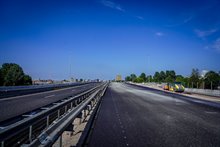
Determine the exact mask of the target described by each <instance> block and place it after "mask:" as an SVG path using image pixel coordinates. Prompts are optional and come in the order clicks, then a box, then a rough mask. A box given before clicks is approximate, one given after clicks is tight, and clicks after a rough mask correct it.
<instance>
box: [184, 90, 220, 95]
mask: <svg viewBox="0 0 220 147" xmlns="http://www.w3.org/2000/svg"><path fill="white" fill-rule="evenodd" d="M185 92H186V93H196V94H203V95H208V96H216V97H220V90H210V89H197V88H185Z"/></svg>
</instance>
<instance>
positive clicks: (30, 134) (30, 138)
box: [29, 125, 32, 143]
mask: <svg viewBox="0 0 220 147" xmlns="http://www.w3.org/2000/svg"><path fill="white" fill-rule="evenodd" d="M29 142H30V143H31V142H32V125H31V126H30V127H29Z"/></svg>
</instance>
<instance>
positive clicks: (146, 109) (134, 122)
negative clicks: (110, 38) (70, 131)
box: [88, 83, 220, 147]
mask: <svg viewBox="0 0 220 147" xmlns="http://www.w3.org/2000/svg"><path fill="white" fill-rule="evenodd" d="M88 146H89V147H97V146H103V147H112V146H113V147H124V146H137V147H189V146H191V147H197V146H198V147H203V146H204V147H217V146H220V110H219V109H217V108H213V107H210V106H205V105H201V104H197V103H195V102H190V101H186V100H183V99H181V98H174V97H171V96H167V95H163V94H162V93H161V94H158V93H156V92H155V91H151V90H150V89H148V90H147V89H143V88H140V87H136V86H132V85H127V84H122V83H111V84H110V86H109V88H108V89H107V91H106V93H105V96H104V97H103V101H102V103H101V107H100V111H99V113H98V115H97V119H96V121H95V124H94V129H93V131H92V133H91V136H90V139H89V143H88Z"/></svg>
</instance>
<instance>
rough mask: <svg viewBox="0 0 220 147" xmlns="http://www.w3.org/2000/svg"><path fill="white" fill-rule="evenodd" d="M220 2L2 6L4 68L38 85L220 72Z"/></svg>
mask: <svg viewBox="0 0 220 147" xmlns="http://www.w3.org/2000/svg"><path fill="white" fill-rule="evenodd" d="M219 14H220V1H218V0H200V1H198V0H184V1H178V0H176V1H174V0H166V1H164V0H152V1H151V0H149V1H145V0H126V1H125V0H114V1H113V0H68V1H43V0H37V1H30V0H26V1H23V0H20V1H10V0H8V1H1V2H0V20H1V21H0V64H2V63H5V62H14V63H18V64H19V65H21V66H22V67H23V69H24V71H25V72H26V73H27V74H30V75H31V76H32V77H33V79H38V78H41V79H56V80H61V79H68V78H69V77H70V76H72V77H75V78H85V79H89V78H90V79H94V78H100V79H113V78H114V77H115V75H116V74H121V75H122V76H123V77H124V76H126V75H129V74H131V73H135V74H137V75H139V74H140V73H141V72H145V73H146V74H147V75H149V74H154V72H155V71H160V70H175V71H176V73H177V74H182V75H185V76H188V75H189V74H190V73H191V70H192V68H198V69H200V70H215V71H219V70H220V15H219Z"/></svg>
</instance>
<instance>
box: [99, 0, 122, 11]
mask: <svg viewBox="0 0 220 147" xmlns="http://www.w3.org/2000/svg"><path fill="white" fill-rule="evenodd" d="M101 3H102V4H103V5H104V6H106V7H109V8H112V9H115V10H118V11H121V12H125V9H123V8H122V7H121V6H120V5H119V4H116V3H114V2H112V1H109V0H102V1H101Z"/></svg>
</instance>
